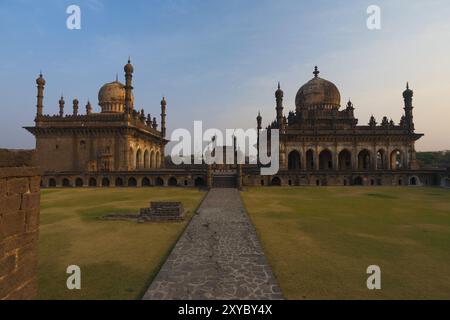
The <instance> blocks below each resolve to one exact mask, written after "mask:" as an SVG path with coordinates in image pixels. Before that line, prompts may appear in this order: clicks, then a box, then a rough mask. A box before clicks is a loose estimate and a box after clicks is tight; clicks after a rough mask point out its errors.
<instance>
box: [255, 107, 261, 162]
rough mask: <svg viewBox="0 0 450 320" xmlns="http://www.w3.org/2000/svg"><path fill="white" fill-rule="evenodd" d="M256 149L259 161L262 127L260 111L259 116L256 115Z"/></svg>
mask: <svg viewBox="0 0 450 320" xmlns="http://www.w3.org/2000/svg"><path fill="white" fill-rule="evenodd" d="M256 129H257V130H256V134H257V137H256V151H257V155H258V158H257V160H258V162H259V132H260V131H261V129H262V117H261V113H260V112H259V111H258V116H257V117H256Z"/></svg>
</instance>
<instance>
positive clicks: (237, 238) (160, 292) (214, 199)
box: [143, 189, 282, 300]
mask: <svg viewBox="0 0 450 320" xmlns="http://www.w3.org/2000/svg"><path fill="white" fill-rule="evenodd" d="M143 299H145V300H147V299H181V300H188V299H198V300H206V299H243V300H245V299H282V295H281V292H280V289H279V287H278V285H277V283H276V280H275V277H274V276H273V273H272V270H271V268H270V266H269V265H268V263H267V260H266V258H265V256H264V253H263V251H262V249H261V246H260V244H259V241H258V239H257V237H256V233H255V230H254V228H253V225H252V224H251V222H250V220H249V218H248V216H247V213H246V211H245V209H244V206H243V204H242V201H241V198H240V195H239V191H238V190H237V189H211V190H210V191H209V193H208V194H207V196H206V198H205V199H204V201H203V203H202V204H201V206H200V208H199V209H198V213H197V214H196V215H195V216H194V217H193V218H192V220H191V222H190V223H189V225H188V226H187V228H186V230H185V232H184V233H183V235H182V236H181V238H180V240H179V241H178V242H177V244H176V245H175V248H174V249H173V250H172V252H171V254H170V255H169V257H168V258H167V260H166V262H165V263H164V265H163V267H162V268H161V270H160V272H159V273H158V275H157V276H156V278H155V279H154V280H153V282H152V284H151V285H150V287H149V289H148V290H147V292H146V293H145V295H144V297H143Z"/></svg>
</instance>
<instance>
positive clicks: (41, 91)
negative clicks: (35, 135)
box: [36, 72, 45, 117]
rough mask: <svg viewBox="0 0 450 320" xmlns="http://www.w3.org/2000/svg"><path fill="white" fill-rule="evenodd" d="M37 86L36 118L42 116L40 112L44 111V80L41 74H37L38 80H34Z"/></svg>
mask: <svg viewBox="0 0 450 320" xmlns="http://www.w3.org/2000/svg"><path fill="white" fill-rule="evenodd" d="M36 84H37V104H36V109H37V112H36V116H37V117H39V116H42V110H43V109H44V105H43V101H44V86H45V79H44V78H43V77H42V72H41V73H40V74H39V78H37V79H36Z"/></svg>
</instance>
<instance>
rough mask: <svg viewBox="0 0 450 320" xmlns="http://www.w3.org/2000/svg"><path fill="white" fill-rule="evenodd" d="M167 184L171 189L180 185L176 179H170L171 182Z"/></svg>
mask: <svg viewBox="0 0 450 320" xmlns="http://www.w3.org/2000/svg"><path fill="white" fill-rule="evenodd" d="M167 184H168V185H169V186H171V187H175V186H177V185H178V181H177V178H175V177H170V178H169V181H168V182H167Z"/></svg>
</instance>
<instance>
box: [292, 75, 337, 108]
mask: <svg viewBox="0 0 450 320" xmlns="http://www.w3.org/2000/svg"><path fill="white" fill-rule="evenodd" d="M318 74H319V71H318V70H317V68H316V70H315V71H314V75H315V76H314V78H313V79H311V80H310V81H308V82H307V83H306V84H304V85H303V86H302V87H301V88H300V89H299V90H298V92H297V95H296V97H295V106H296V107H297V109H316V108H317V109H321V108H323V109H334V108H336V109H337V108H339V107H340V105H341V94H340V93H339V90H338V88H337V87H336V86H335V85H334V83H332V82H330V81H328V80H325V79H322V78H320V77H319V76H318Z"/></svg>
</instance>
